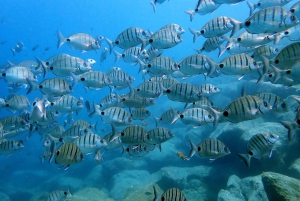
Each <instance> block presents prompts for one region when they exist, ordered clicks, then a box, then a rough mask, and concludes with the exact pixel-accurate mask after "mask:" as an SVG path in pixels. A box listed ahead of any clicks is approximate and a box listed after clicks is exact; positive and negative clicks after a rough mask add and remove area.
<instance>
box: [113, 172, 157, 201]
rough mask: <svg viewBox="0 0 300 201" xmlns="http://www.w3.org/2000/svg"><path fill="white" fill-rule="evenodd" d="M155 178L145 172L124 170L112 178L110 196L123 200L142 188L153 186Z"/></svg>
mask: <svg viewBox="0 0 300 201" xmlns="http://www.w3.org/2000/svg"><path fill="white" fill-rule="evenodd" d="M156 180H157V178H156V177H155V176H153V175H152V176H151V175H150V173H149V172H147V171H145V170H125V171H122V172H120V173H118V174H116V175H114V176H113V177H112V182H113V187H112V189H111V190H110V196H111V197H112V198H113V199H115V200H124V199H125V198H126V197H128V196H131V195H132V194H133V193H134V192H136V191H137V190H140V189H141V188H143V187H144V186H147V185H151V184H154V183H155V181H156Z"/></svg>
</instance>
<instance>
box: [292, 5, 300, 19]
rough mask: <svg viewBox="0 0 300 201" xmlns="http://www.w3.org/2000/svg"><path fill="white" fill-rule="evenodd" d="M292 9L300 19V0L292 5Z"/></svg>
mask: <svg viewBox="0 0 300 201" xmlns="http://www.w3.org/2000/svg"><path fill="white" fill-rule="evenodd" d="M290 11H291V12H292V13H294V14H295V15H296V16H297V18H298V19H300V2H299V1H297V2H296V3H295V4H294V5H292V7H291V9H290Z"/></svg>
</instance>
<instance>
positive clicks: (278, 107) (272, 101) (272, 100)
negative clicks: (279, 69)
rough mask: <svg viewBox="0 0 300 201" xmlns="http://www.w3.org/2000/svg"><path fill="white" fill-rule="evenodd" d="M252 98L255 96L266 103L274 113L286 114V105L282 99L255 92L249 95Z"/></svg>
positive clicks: (273, 95) (271, 94)
mask: <svg viewBox="0 0 300 201" xmlns="http://www.w3.org/2000/svg"><path fill="white" fill-rule="evenodd" d="M251 95H252V96H257V97H260V98H261V99H263V100H264V101H266V102H267V103H268V104H269V105H271V107H272V109H273V110H275V111H276V112H287V111H288V108H287V105H286V103H285V102H284V100H283V99H282V98H280V97H279V96H277V95H276V94H273V93H267V92H255V93H253V94H251Z"/></svg>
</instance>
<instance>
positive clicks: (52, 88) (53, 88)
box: [27, 78, 73, 96]
mask: <svg viewBox="0 0 300 201" xmlns="http://www.w3.org/2000/svg"><path fill="white" fill-rule="evenodd" d="M27 81H28V83H29V85H30V88H29V89H28V91H27V94H29V93H31V92H32V91H34V90H37V89H39V90H40V91H41V92H42V94H44V95H48V96H63V95H65V94H69V93H71V92H72V91H73V89H72V87H71V86H70V85H69V83H68V82H67V81H66V80H64V79H61V78H49V79H45V80H43V81H42V82H41V83H40V84H35V83H34V82H32V81H30V80H28V79H27Z"/></svg>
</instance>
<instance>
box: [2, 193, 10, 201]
mask: <svg viewBox="0 0 300 201" xmlns="http://www.w3.org/2000/svg"><path fill="white" fill-rule="evenodd" d="M0 200H1V201H10V198H9V197H8V196H7V195H5V194H4V193H1V192H0Z"/></svg>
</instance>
